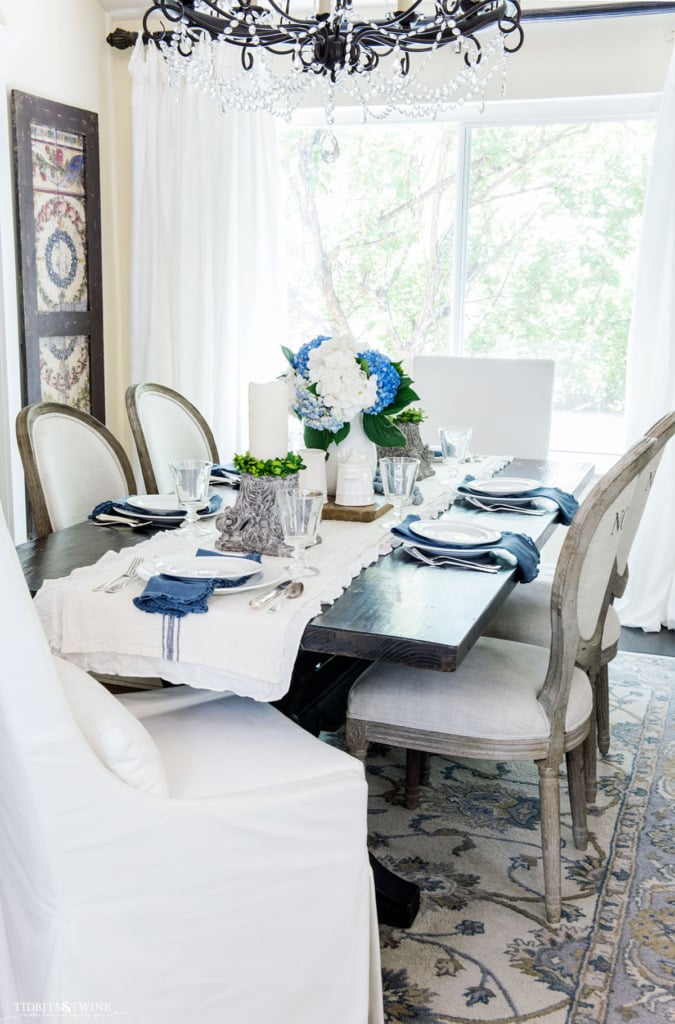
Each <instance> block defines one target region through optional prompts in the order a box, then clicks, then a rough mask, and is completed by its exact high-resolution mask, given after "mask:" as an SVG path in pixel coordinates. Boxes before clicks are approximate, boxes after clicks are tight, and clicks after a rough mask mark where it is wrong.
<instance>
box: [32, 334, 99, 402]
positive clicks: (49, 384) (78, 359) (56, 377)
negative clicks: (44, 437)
mask: <svg viewBox="0 0 675 1024" xmlns="http://www.w3.org/2000/svg"><path fill="white" fill-rule="evenodd" d="M40 390H41V400H42V401H43V402H62V403H63V404H64V405H71V406H74V407H75V408H76V409H81V410H82V411H83V412H91V388H90V359H89V338H87V337H86V336H79V337H73V338H40Z"/></svg>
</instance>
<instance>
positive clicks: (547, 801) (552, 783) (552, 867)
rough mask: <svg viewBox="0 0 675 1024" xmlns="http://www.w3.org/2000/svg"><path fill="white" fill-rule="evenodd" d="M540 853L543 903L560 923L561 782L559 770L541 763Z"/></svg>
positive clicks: (552, 922) (555, 922) (547, 913)
mask: <svg viewBox="0 0 675 1024" xmlns="http://www.w3.org/2000/svg"><path fill="white" fill-rule="evenodd" d="M537 767H538V768H539V803H540V808H541V812H540V816H541V822H540V825H541V850H542V855H543V863H544V903H545V906H546V917H547V918H548V921H549V923H550V924H557V923H558V921H559V920H560V911H561V907H562V896H561V888H562V886H561V878H560V875H561V867H560V783H559V780H558V769H557V768H553V767H551V766H550V765H547V764H546V763H545V762H544V761H538V762H537Z"/></svg>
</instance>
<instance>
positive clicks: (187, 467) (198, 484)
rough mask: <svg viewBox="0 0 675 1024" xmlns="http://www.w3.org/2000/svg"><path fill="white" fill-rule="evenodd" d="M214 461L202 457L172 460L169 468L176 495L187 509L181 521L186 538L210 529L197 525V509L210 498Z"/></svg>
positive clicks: (182, 532)
mask: <svg viewBox="0 0 675 1024" xmlns="http://www.w3.org/2000/svg"><path fill="white" fill-rule="evenodd" d="M212 466H213V463H211V462H204V461H203V460H202V459H186V460H184V461H182V462H170V463H169V469H170V470H171V476H172V477H173V483H174V487H175V490H176V497H177V498H178V501H179V503H180V504H181V505H182V506H183V508H184V509H185V510H186V516H185V519H184V520H183V522H182V523H181V526H180V530H181V536H183V537H186V538H191V537H201V536H204V535H206V534H207V533H208V532H209V531H208V530H206V529H204V528H203V527H200V526H197V523H198V521H199V517H198V515H197V511H198V509H200V508H204V506H205V505H207V504H208V500H209V480H210V478H211V469H212Z"/></svg>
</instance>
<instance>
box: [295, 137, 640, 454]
mask: <svg viewBox="0 0 675 1024" xmlns="http://www.w3.org/2000/svg"><path fill="white" fill-rule="evenodd" d="M653 133H654V121H653V119H652V118H650V117H641V118H635V117H634V118H631V119H627V120H620V119H616V120H611V121H610V120H606V119H605V120H588V119H586V120H582V121H579V120H575V121H574V122H573V123H564V122H562V121H561V122H560V123H556V124H552V123H547V124H535V123H518V124H504V123H502V124H491V123H489V121H487V120H486V121H485V123H480V124H479V125H475V124H474V125H472V126H466V125H463V124H458V123H435V122H434V123H431V124H419V123H413V124H400V125H393V126H392V125H373V124H368V125H360V126H340V127H333V128H330V129H327V128H318V127H285V128H284V129H282V146H283V155H284V168H285V176H286V177H285V194H286V235H287V244H288V268H287V269H288V279H289V325H290V326H289V344H290V345H291V346H292V347H297V345H298V344H300V343H301V342H302V341H304V340H306V339H307V338H309V337H312V336H314V335H315V334H319V333H331V332H333V333H346V332H349V333H351V334H353V335H354V336H355V337H357V338H359V339H363V341H364V344H365V343H367V344H369V345H371V346H372V347H377V348H381V349H383V350H384V351H387V352H388V353H390V354H391V355H394V356H396V357H397V358H401V357H403V358H405V357H410V356H412V355H413V354H416V353H427V354H430V353H453V354H460V353H465V354H473V355H495V356H503V355H504V356H527V355H532V356H536V355H540V356H551V357H553V358H555V360H556V391H555V399H554V405H555V417H554V420H555V422H554V437H553V447H554V448H558V449H568V450H574V451H607V452H612V451H619V450H620V449H621V447H622V445H623V428H622V420H621V417H622V413H623V405H624V393H625V357H626V342H627V337H628V329H629V324H630V315H631V304H632V294H633V286H634V277H635V266H636V254H637V244H638V237H639V230H640V221H641V215H642V207H643V202H644V191H645V185H646V179H647V171H648V165H649V159H650V156H651V149H652V145H653Z"/></svg>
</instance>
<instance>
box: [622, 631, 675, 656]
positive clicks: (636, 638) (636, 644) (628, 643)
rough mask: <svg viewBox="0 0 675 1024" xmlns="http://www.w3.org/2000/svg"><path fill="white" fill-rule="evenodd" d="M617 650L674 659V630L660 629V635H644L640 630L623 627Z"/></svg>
mask: <svg viewBox="0 0 675 1024" xmlns="http://www.w3.org/2000/svg"><path fill="white" fill-rule="evenodd" d="M619 650H620V651H632V652H633V654H661V655H663V656H664V657H668V658H675V630H673V629H662V630H661V632H660V633H645V632H643V630H641V629H629V628H628V627H627V626H624V627H623V629H622V630H621V639H620V640H619Z"/></svg>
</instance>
